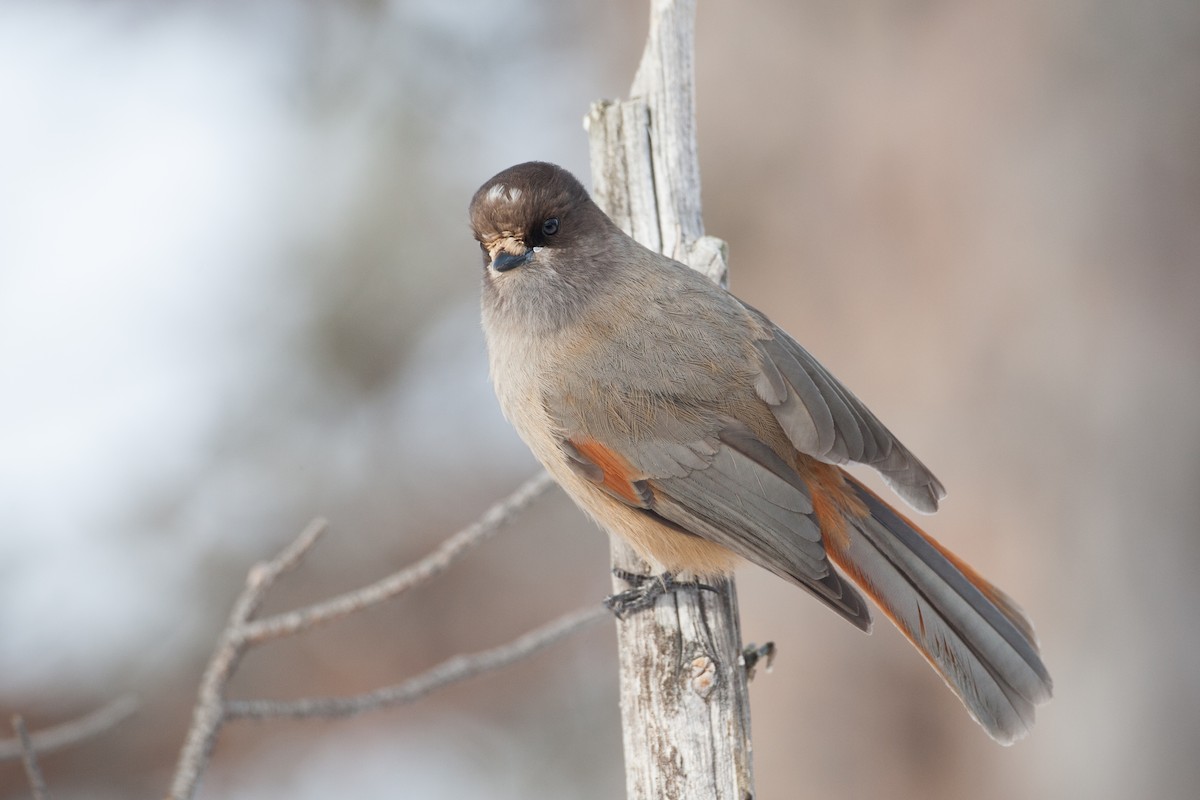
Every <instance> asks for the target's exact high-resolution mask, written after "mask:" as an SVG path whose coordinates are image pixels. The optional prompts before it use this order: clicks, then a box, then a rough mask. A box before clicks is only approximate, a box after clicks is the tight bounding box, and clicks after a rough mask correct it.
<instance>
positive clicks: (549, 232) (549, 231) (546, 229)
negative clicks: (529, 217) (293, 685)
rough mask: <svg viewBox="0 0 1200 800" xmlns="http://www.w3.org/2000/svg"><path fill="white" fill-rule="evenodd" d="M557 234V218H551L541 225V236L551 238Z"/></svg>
mask: <svg viewBox="0 0 1200 800" xmlns="http://www.w3.org/2000/svg"><path fill="white" fill-rule="evenodd" d="M556 233H558V217H551V218H550V219H548V220H546V221H545V222H543V223H542V235H544V236H553V235H554V234H556Z"/></svg>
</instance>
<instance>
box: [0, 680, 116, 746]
mask: <svg viewBox="0 0 1200 800" xmlns="http://www.w3.org/2000/svg"><path fill="white" fill-rule="evenodd" d="M137 705H138V704H137V700H136V699H135V698H134V697H133V696H132V695H126V696H124V697H118V698H117V699H116V700H113V701H112V702H111V703H108V704H107V705H104V706H101V707H100V708H98V709H96V710H95V711H93V712H92V713H90V714H87V715H85V716H82V717H80V718H79V719H74V720H71V721H70V722H64V723H61V724H59V725H54V726H53V727H50V728H45V729H43V730H40V731H35V732H34V733H32V734H30V736H29V741H30V747H31V748H32V749H33V751H34V752H35V753H50V752H53V751H55V750H60V749H62V748H64V747H69V746H70V745H73V744H77V743H79V742H82V741H84V740H85V739H90V738H92V737H93V736H97V735H99V734H101V733H104V732H105V731H107V730H108V729H109V728H113V727H115V726H117V725H119V724H120V723H122V722H124V721H125V720H126V719H128V718H129V717H130V716H131V715H132V714H133V712H134V711H136V710H137ZM23 753H24V748H23V747H22V745H21V740H20V738H13V739H2V740H0V761H13V760H15V759H18V758H21V757H22V754H23Z"/></svg>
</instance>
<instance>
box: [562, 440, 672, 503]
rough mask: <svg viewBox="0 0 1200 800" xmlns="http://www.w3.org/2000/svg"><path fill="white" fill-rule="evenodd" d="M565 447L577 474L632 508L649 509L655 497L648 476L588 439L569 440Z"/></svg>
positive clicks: (619, 455)
mask: <svg viewBox="0 0 1200 800" xmlns="http://www.w3.org/2000/svg"><path fill="white" fill-rule="evenodd" d="M564 444H565V445H566V448H565V449H566V451H567V461H568V463H569V464H570V465H571V468H572V469H574V470H575V471H576V472H577V473H578V474H580V475H582V476H583V477H584V478H586V479H587V480H589V481H591V482H592V483H594V484H596V485H597V486H599V487H600V488H602V489H604V490H605V491H606V492H608V493H609V494H611V495H612V496H614V497H616V498H618V499H620V500H622V501H624V502H626V503H628V504H630V505H632V506H638V507H639V508H646V507H648V506H649V505H650V502H651V500H652V499H653V496H652V495H651V493H650V487H649V486H648V485H647V483H646V480H645V478H646V476H645V475H644V474H642V473H641V472H639V471H638V470H636V469H634V467H633V465H632V464H630V463H629V462H628V461H626V460H625V457H624V456H622V455H621V454H620V453H618V452H616V451H614V450H610V449H609V448H607V447H605V446H604V445H603V444H601V443H600V442H598V441H596V440H595V439H591V438H588V437H579V438H576V439H568V440H566V442H565V443H564Z"/></svg>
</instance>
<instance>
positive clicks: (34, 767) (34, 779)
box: [12, 714, 50, 800]
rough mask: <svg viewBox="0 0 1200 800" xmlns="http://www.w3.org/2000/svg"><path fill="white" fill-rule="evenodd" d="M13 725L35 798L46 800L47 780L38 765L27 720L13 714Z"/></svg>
mask: <svg viewBox="0 0 1200 800" xmlns="http://www.w3.org/2000/svg"><path fill="white" fill-rule="evenodd" d="M12 726H13V730H14V731H15V732H16V734H17V741H18V742H19V743H20V745H21V761H22V762H23V763H24V764H25V777H26V778H28V779H29V787H30V789H32V790H33V800H46V798H48V797H49V796H50V795H49V793H48V792H47V791H46V780H45V779H44V778H43V777H42V771H41V769H40V768H39V767H38V762H37V753H36V752H35V751H34V749H33V742H31V741H30V740H29V731H28V730H26V728H25V720H24V719H22V718H21V715H20V714H13V718H12Z"/></svg>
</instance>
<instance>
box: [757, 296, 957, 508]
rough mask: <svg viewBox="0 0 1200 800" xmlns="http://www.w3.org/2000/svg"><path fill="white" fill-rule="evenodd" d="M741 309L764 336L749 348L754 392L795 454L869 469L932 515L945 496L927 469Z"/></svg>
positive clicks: (805, 355)
mask: <svg viewBox="0 0 1200 800" xmlns="http://www.w3.org/2000/svg"><path fill="white" fill-rule="evenodd" d="M743 305H745V304H744V303H743ZM746 309H747V310H748V311H749V312H750V313H751V314H752V315H754V317H755V319H756V320H757V321H758V322H759V324H760V325H761V326H762V328H763V330H764V332H765V335H764V338H760V339H759V340H758V341H757V342H756V343H755V345H756V347H757V348H758V350H759V354H760V356H761V358H762V371H761V373H760V374H759V377H758V380H757V382H756V383H755V387H754V388H755V390H756V391H757V392H758V396H759V397H761V398H762V399H763V400H764V401H765V402H766V403H767V404H768V405H769V406H770V407H771V410H772V411H773V412H774V414H775V418H776V419H777V420H778V421H779V424H780V426H781V427H782V428H783V429H784V431H785V432H786V433H787V435H788V438H789V439H790V440H791V442H792V444H793V445H795V446H796V449H797V450H799V451H800V452H802V453H806V454H808V455H810V456H813V457H814V458H817V459H819V460H821V461H825V462H827V463H830V464H845V463H847V462H850V461H854V462H857V463H860V464H866V465H868V466H870V467H874V468H875V469H876V470H878V471H879V473H880V474H881V475H882V476H883V479H884V480H885V481H886V482H887V484H888V485H889V486H891V487H892V489H894V490H895V491H896V493H897V494H899V495H900V496H901V497H903V498H904V500H905V501H906V502H907V503H908V504H909V505H911V506H912V507H913V508H915V509H917V510H918V511H923V512H925V513H927V514H931V513H933V512H934V511H937V507H938V501H939V500H941V499H942V498H943V497H945V496H946V490H945V488H943V486H942V484H941V482H940V481H939V480H938V479H937V478H936V477H934V475H933V473H932V472H930V471H929V468H928V467H926V466H925V465H924V464H922V463H921V461H920V459H918V458H917V457H916V456H914V455H913V454H912V453H911V452H909V450H908V448H907V447H905V446H904V445H903V444H901V443H900V441H899V440H898V439H897V438H896V437H895V435H893V434H892V432H891V431H889V430H888V429H887V428H886V427H885V426H884V424H883V423H882V422H880V421H879V420H878V419H877V418H876V417H875V415H874V414H872V413H871V412H870V410H869V409H868V408H867V407H866V406H865V405H863V403H862V401H861V400H859V399H858V398H857V397H855V396H854V394H853V393H851V391H850V390H849V389H847V388H846V387H845V386H843V385H842V384H841V382H840V381H838V379H837V378H835V377H833V375H831V374H830V373H829V370H827V369H825V367H823V366H822V365H821V363H820V362H818V361H817V360H816V359H815V358H813V357H812V355H810V354H809V352H808V351H807V350H805V349H804V348H803V347H801V346H800V345H799V344H797V343H796V341H795V340H794V339H792V337H790V336H788V335H787V333H785V332H784V331H782V330H780V329H779V328H778V327H777V326H776V325H775V323H773V322H771V321H770V320H769V319H767V317H766V316H765V315H763V314H762V313H761V312H759V311H758V310H756V309H754V308H752V307H750V306H748V305H747V306H746Z"/></svg>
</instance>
